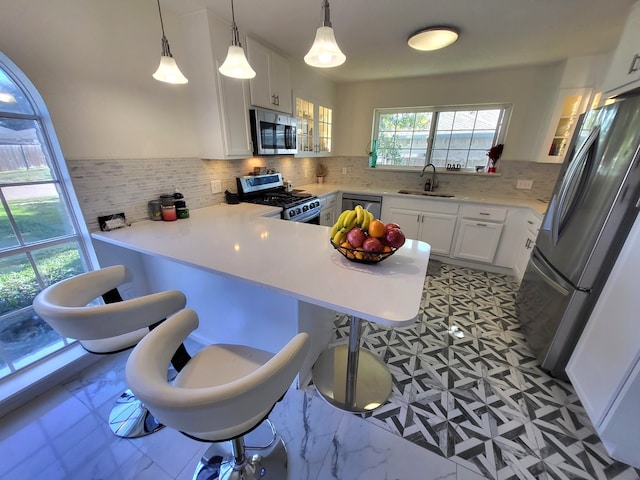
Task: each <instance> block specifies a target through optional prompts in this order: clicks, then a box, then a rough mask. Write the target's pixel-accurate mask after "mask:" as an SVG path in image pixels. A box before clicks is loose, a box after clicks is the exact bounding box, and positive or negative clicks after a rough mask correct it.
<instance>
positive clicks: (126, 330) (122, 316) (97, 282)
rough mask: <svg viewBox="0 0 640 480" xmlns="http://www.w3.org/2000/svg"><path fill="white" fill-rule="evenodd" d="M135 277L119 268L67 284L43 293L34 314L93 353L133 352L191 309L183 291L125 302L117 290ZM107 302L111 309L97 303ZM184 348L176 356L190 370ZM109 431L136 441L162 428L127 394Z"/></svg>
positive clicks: (113, 415) (114, 411)
mask: <svg viewBox="0 0 640 480" xmlns="http://www.w3.org/2000/svg"><path fill="white" fill-rule="evenodd" d="M131 276H132V274H131V271H130V270H129V269H128V268H126V267H125V266H124V265H116V266H113V267H107V268H103V269H101V270H95V271H92V272H88V273H83V274H80V275H77V276H75V277H72V278H68V279H66V280H62V281H61V282H58V283H56V284H54V285H51V286H49V287H47V288H45V289H44V290H43V291H42V292H40V293H39V294H38V295H37V296H36V298H35V299H34V301H33V309H34V310H35V312H36V313H37V314H38V315H39V316H40V318H42V319H43V320H44V321H45V322H47V323H48V324H49V325H50V326H51V327H52V328H53V329H54V330H55V331H56V332H58V333H59V334H60V335H62V336H65V337H68V338H75V339H77V340H78V341H79V342H80V344H81V345H82V346H83V347H84V349H85V350H87V351H88V352H91V353H95V354H111V353H118V352H121V351H124V350H127V349H129V348H131V347H133V346H135V345H136V344H137V343H138V342H139V341H140V339H142V338H143V337H144V336H145V335H147V334H148V333H149V331H150V329H152V328H153V327H154V326H155V325H157V324H158V323H159V322H161V321H163V320H164V319H165V318H167V317H168V316H170V315H171V314H173V313H175V312H177V311H179V310H181V309H182V308H184V306H185V305H186V298H185V296H184V294H183V293H182V292H180V291H178V290H171V291H167V292H160V293H154V294H151V295H145V296H142V297H138V298H134V299H132V300H122V298H121V297H120V294H119V292H118V290H117V287H118V286H120V285H122V284H124V283H127V282H129V281H131ZM101 296H102V297H103V299H104V301H105V302H107V303H105V304H104V305H103V304H98V302H95V303H92V302H94V300H96V299H97V298H98V297H101ZM178 347H180V348H179V349H178V348H176V349H174V350H173V351H172V352H171V354H172V355H173V354H174V353H176V350H178V352H177V353H176V357H177V358H180V362H181V363H182V364H184V363H186V361H187V360H188V358H189V357H188V354H187V353H186V350H185V349H184V347H183V346H180V345H179V346H178ZM185 355H187V356H186V357H185ZM176 368H177V369H179V368H181V365H177V366H176ZM109 427H110V428H111V430H112V431H113V433H115V434H116V435H118V436H120V437H125V438H136V437H141V436H144V435H148V434H150V433H153V432H155V431H157V430H158V429H160V428H162V425H161V424H160V423H158V422H157V420H156V419H155V418H154V417H153V416H152V415H151V414H150V413H149V411H148V409H147V408H146V407H145V406H144V405H143V404H142V403H141V402H140V401H139V400H138V399H137V398H136V397H135V396H134V395H133V393H132V392H131V391H130V390H126V391H125V392H123V393H122V395H120V398H119V399H118V400H117V402H116V405H115V406H114V408H113V409H112V411H111V413H110V415H109Z"/></svg>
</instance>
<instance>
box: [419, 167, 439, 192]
mask: <svg viewBox="0 0 640 480" xmlns="http://www.w3.org/2000/svg"><path fill="white" fill-rule="evenodd" d="M427 167H431V168H432V169H433V172H431V178H428V179H427V181H426V182H425V184H424V190H425V192H432V191H433V189H434V188H436V166H435V165H434V164H433V163H427V164H426V165H425V166H424V167H423V169H422V172H421V173H420V176H421V177H423V176H424V171H425V170H426V169H427Z"/></svg>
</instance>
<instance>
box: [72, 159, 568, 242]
mask: <svg viewBox="0 0 640 480" xmlns="http://www.w3.org/2000/svg"><path fill="white" fill-rule="evenodd" d="M320 161H321V162H322V163H324V164H325V165H326V166H327V169H328V174H327V176H326V177H325V182H327V183H334V184H344V185H347V184H348V185H350V186H354V187H379V188H383V189H387V190H393V189H401V188H411V189H416V188H422V186H423V183H424V178H420V177H419V176H418V174H417V173H415V172H412V173H407V172H390V171H386V172H385V171H381V170H380V169H378V170H375V169H369V168H368V167H367V161H368V159H367V158H366V157H332V158H323V159H321V160H320V159H313V158H293V157H287V156H283V157H265V158H250V159H246V160H202V159H199V158H171V159H126V160H121V159H118V160H111V159H108V160H68V162H67V163H68V167H69V171H70V174H71V179H72V182H73V185H74V188H75V190H76V195H77V196H78V200H79V202H80V206H81V208H82V212H83V214H84V218H85V220H86V222H87V225H88V227H89V229H90V230H92V231H93V230H97V229H98V221H97V218H98V216H101V215H108V214H111V213H117V212H125V215H126V217H127V220H129V221H130V222H137V221H140V220H145V219H146V218H147V202H148V201H149V200H152V199H154V198H157V197H158V196H159V195H160V194H162V193H173V192H174V191H179V192H181V193H182V194H183V195H184V196H185V200H186V201H187V205H188V206H189V208H190V209H196V208H201V207H205V206H209V205H214V204H217V203H222V202H224V193H217V194H213V193H211V184H210V182H211V181H212V180H220V181H221V183H222V192H224V191H225V190H229V191H231V192H235V191H236V181H235V179H236V177H237V176H240V175H246V174H247V173H249V172H251V171H253V168H254V167H256V166H261V167H267V168H271V169H274V170H276V171H279V172H282V174H283V176H284V177H285V178H286V179H287V180H289V181H291V182H292V183H293V185H294V187H296V186H301V185H305V184H309V183H314V182H315V181H316V167H317V164H318V163H319V162H320ZM344 169H346V172H347V173H346V174H343V173H342V172H343V171H344ZM559 170H560V165H552V164H540V163H533V162H520V161H502V162H500V164H499V174H500V175H495V176H493V175H450V174H441V173H438V179H439V182H440V185H439V187H438V190H439V191H443V192H450V193H453V194H458V195H462V194H469V193H474V194H482V193H490V194H492V195H500V196H505V197H515V198H548V197H549V196H550V195H551V192H552V190H553V186H554V184H555V180H556V177H557V175H558V172H559ZM518 179H526V180H532V181H533V188H532V189H531V190H519V189H516V188H515V185H516V181H517V180H518Z"/></svg>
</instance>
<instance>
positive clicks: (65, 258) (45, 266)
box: [33, 242, 85, 285]
mask: <svg viewBox="0 0 640 480" xmlns="http://www.w3.org/2000/svg"><path fill="white" fill-rule="evenodd" d="M79 249H80V246H79V245H78V244H77V242H70V243H64V244H62V245H55V246H53V247H48V248H41V249H40V250H34V251H33V260H34V262H35V263H36V268H37V269H38V272H39V273H40V276H41V277H42V280H43V281H44V283H45V285H51V284H53V283H57V282H59V281H60V280H64V279H65V278H70V277H73V276H75V275H79V274H80V273H82V272H84V271H85V268H84V266H83V265H82V260H81V259H80V253H79Z"/></svg>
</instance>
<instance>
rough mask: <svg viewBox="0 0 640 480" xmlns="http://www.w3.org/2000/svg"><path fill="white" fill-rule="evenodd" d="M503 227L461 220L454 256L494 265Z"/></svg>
mask: <svg viewBox="0 0 640 480" xmlns="http://www.w3.org/2000/svg"><path fill="white" fill-rule="evenodd" d="M502 227H503V225H502V223H490V222H478V221H477V220H468V219H463V220H460V225H459V229H458V238H457V240H456V247H455V250H454V253H453V256H454V257H456V258H464V259H465V260H473V261H474V262H483V263H492V262H493V259H494V257H495V256H496V251H497V250H498V244H499V243H500V236H501V235H502Z"/></svg>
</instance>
